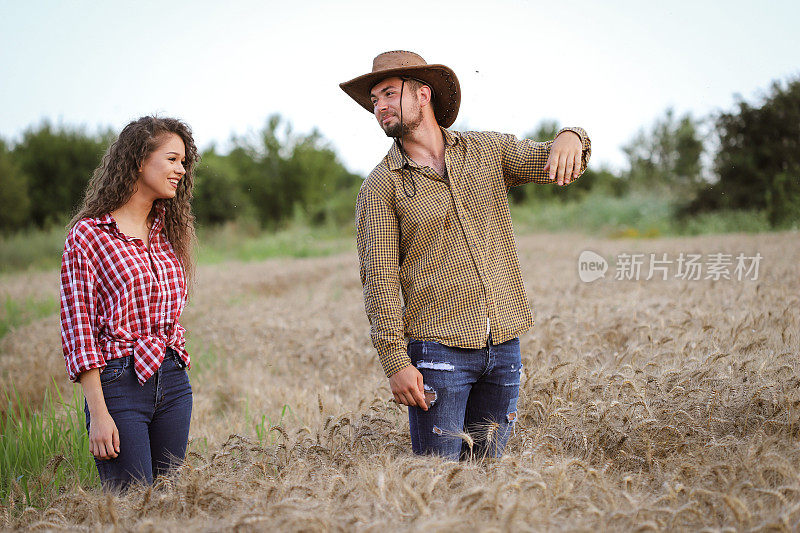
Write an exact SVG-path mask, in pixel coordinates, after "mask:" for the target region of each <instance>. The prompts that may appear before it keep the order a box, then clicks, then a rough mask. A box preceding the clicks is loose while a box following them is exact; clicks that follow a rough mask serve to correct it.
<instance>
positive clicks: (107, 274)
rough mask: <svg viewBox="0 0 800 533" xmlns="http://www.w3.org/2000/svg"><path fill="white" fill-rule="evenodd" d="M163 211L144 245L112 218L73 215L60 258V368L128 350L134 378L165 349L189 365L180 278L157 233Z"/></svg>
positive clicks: (143, 375) (154, 365) (96, 364)
mask: <svg viewBox="0 0 800 533" xmlns="http://www.w3.org/2000/svg"><path fill="white" fill-rule="evenodd" d="M162 216H163V210H162V212H161V213H159V215H158V216H157V217H156V219H155V220H154V221H153V228H152V229H151V230H150V235H149V239H150V251H149V252H148V250H147V247H146V246H145V244H144V243H143V242H142V240H141V239H135V238H131V237H127V236H126V235H124V234H123V233H122V232H121V231H120V230H119V228H118V227H117V223H116V222H115V221H114V218H113V217H112V216H111V215H110V214H107V215H105V216H102V217H99V218H84V219H82V220H80V221H79V222H78V223H77V224H75V226H74V227H73V228H72V230H71V231H70V232H69V234H68V235H67V240H66V243H65V244H64V255H63V257H62V262H61V343H62V346H63V348H64V359H65V360H66V364H67V372H68V373H69V377H70V379H71V380H72V381H76V380H77V379H78V376H79V375H80V374H81V372H85V371H87V370H91V369H93V368H100V369H101V372H102V368H103V367H105V366H106V361H108V360H110V359H116V358H118V357H125V356H128V355H131V354H132V355H133V356H134V357H133V359H134V370H135V371H136V377H137V378H138V379H139V383H144V382H145V381H147V380H148V379H149V378H150V377H151V376H152V375H153V374H155V372H156V371H157V370H158V368H159V367H160V366H161V362H162V361H163V360H164V355H165V353H166V349H167V347H172V348H173V349H174V350H175V351H177V352H178V354H179V355H180V357H181V358H182V359H183V361H184V362H185V363H186V364H187V366H188V365H189V354H188V353H187V352H186V348H185V344H186V339H185V337H184V329H183V328H182V327H181V325H180V324H179V323H178V318H179V317H180V316H181V311H183V307H184V305H185V304H186V277H185V275H184V271H183V265H182V264H181V262H180V260H179V259H178V258H177V256H176V255H175V252H174V251H173V249H172V245H171V244H170V243H169V241H167V239H166V237H165V236H164V235H163V234H162V232H161V229H162V227H163V223H162Z"/></svg>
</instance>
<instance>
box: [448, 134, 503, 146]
mask: <svg viewBox="0 0 800 533" xmlns="http://www.w3.org/2000/svg"><path fill="white" fill-rule="evenodd" d="M450 133H451V134H452V135H453V136H455V137H456V138H458V140H459V142H463V143H464V144H465V145H466V146H473V147H478V148H486V149H492V148H497V147H499V146H500V144H501V143H502V142H503V141H504V140H505V139H506V138H508V137H509V136H508V135H507V134H505V133H498V132H496V131H451V132H450Z"/></svg>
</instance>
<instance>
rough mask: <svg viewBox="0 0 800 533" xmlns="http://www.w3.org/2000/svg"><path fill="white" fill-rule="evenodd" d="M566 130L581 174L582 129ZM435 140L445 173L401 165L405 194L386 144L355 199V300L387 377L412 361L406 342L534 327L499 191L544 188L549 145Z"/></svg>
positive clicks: (457, 137)
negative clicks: (575, 139) (578, 144)
mask: <svg viewBox="0 0 800 533" xmlns="http://www.w3.org/2000/svg"><path fill="white" fill-rule="evenodd" d="M566 129H568V130H570V131H573V132H575V133H577V134H578V135H579V136H580V138H581V140H582V142H583V161H582V164H581V173H583V171H584V170H585V169H586V164H587V162H588V160H589V156H590V154H591V143H590V141H589V138H588V136H587V134H586V132H585V131H584V130H583V129H581V128H565V130H566ZM565 130H561V131H565ZM559 133H561V132H559ZM442 135H443V136H444V143H445V156H444V158H445V164H446V168H447V175H446V176H445V177H442V176H439V175H438V174H436V172H434V171H433V170H432V169H430V168H428V167H420V166H417V165H415V164H414V163H413V162H412V161H409V167H408V168H407V169H406V170H405V179H406V190H408V191H409V193H410V192H411V190H412V186H411V183H410V180H409V177H412V178H413V181H414V183H415V185H416V194H415V195H414V196H413V197H412V198H408V197H407V196H406V194H405V193H404V191H403V184H402V182H401V175H400V171H401V168H402V166H403V158H402V155H401V153H400V150H399V148H398V147H397V144H396V143H395V144H394V145H392V148H391V149H390V150H389V153H388V154H387V155H386V157H384V158H383V161H381V163H380V164H379V165H378V166H377V167H375V169H374V170H373V171H372V172H371V173H370V175H369V176H368V177H367V179H366V180H364V183H363V184H362V186H361V190H360V192H359V194H358V199H357V201H356V231H357V245H358V256H359V260H360V264H361V283H362V284H363V287H364V303H365V307H366V311H367V317H368V318H369V322H370V326H371V335H372V342H373V344H374V345H375V348H376V349H377V351H378V357H379V358H380V361H381V365H382V366H383V370H384V372H385V373H386V375H387V376H391V375H392V374H394V373H395V372H397V371H398V370H401V369H403V368H405V367H406V366H409V365H410V364H411V360H410V359H409V357H408V353H407V352H406V347H407V345H406V337H409V338H413V339H418V340H431V341H436V342H439V343H441V344H445V345H447V346H456V347H461V348H480V347H482V346H486V343H487V340H488V336H489V329H491V335H492V342H493V343H495V344H500V343H502V342H505V341H507V340H509V339H513V338H514V337H517V336H519V335H520V334H522V333H524V332H525V331H527V330H528V328H530V327H531V326H532V325H533V317H532V315H531V310H530V307H529V305H528V298H527V296H526V294H525V288H524V287H523V284H522V275H521V274H520V267H519V259H518V257H517V247H516V242H515V240H514V233H513V229H512V226H511V213H510V211H509V206H508V187H511V186H515V185H522V184H524V183H530V182H535V183H551V180H550V177H549V176H548V174H546V173H545V172H543V170H542V169H543V168H544V166H545V164H546V162H547V158H548V156H549V154H550V145H551V144H552V143H553V141H547V142H536V141H531V140H527V139H522V140H519V139H517V138H516V137H514V136H513V135H504V134H500V133H491V132H455V131H449V130H446V129H442ZM401 289H402V297H403V300H402V302H401V299H400V291H401ZM403 303H404V304H405V305H403Z"/></svg>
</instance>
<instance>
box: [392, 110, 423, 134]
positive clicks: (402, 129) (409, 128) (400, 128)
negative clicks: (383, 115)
mask: <svg viewBox="0 0 800 533" xmlns="http://www.w3.org/2000/svg"><path fill="white" fill-rule="evenodd" d="M404 111H405V110H404ZM409 111H410V110H409ZM416 111H417V112H416V114H414V115H413V116H412V115H411V113H409V112H408V111H406V112H405V113H403V121H402V123H401V122H400V121H399V120H398V121H397V122H396V123H394V124H392V125H391V126H387V127H385V128H383V131H384V133H386V136H387V137H400V138H402V137H405V136H406V135H408V134H409V133H411V132H413V131H414V130H415V129H417V126H419V125H420V124H422V109H420V108H419V107H417V109H416ZM398 118H399V117H398Z"/></svg>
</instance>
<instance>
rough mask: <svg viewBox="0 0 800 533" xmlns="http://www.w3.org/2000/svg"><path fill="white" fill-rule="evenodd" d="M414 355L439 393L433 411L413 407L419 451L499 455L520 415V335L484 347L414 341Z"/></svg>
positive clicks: (415, 444) (413, 437) (412, 425)
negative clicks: (518, 411) (518, 414)
mask: <svg viewBox="0 0 800 533" xmlns="http://www.w3.org/2000/svg"><path fill="white" fill-rule="evenodd" d="M408 355H409V357H410V358H411V362H412V363H413V364H414V366H415V367H416V368H417V370H419V371H420V373H421V374H422V377H423V380H424V383H425V389H426V391H427V392H430V391H431V390H432V391H433V393H434V395H435V400H434V402H433V404H432V405H431V406H430V407H429V409H428V410H427V411H423V410H422V409H420V408H419V407H409V408H408V418H409V425H410V428H411V445H412V448H413V450H414V453H416V454H434V455H441V456H443V457H446V458H448V459H452V460H458V459H459V458H461V459H466V458H469V457H473V458H483V457H499V456H500V455H501V454H502V453H503V448H504V447H505V445H506V442H507V441H508V437H509V433H510V432H511V431H512V430H513V427H514V422H515V420H516V417H517V398H518V397H519V383H520V373H521V372H522V361H521V356H520V349H519V339H512V340H510V341H507V342H504V343H503V344H497V345H494V344H492V342H491V338H490V339H489V342H488V343H487V346H486V347H484V348H478V349H468V348H451V347H449V346H444V345H442V344H439V343H438V342H433V341H417V340H411V341H410V342H409V343H408Z"/></svg>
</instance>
